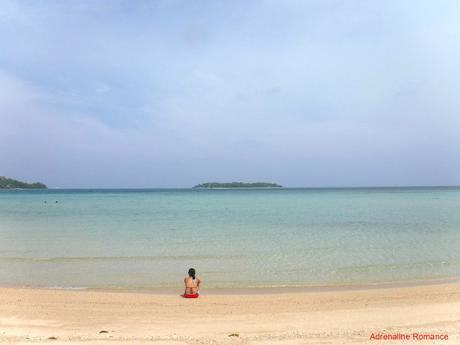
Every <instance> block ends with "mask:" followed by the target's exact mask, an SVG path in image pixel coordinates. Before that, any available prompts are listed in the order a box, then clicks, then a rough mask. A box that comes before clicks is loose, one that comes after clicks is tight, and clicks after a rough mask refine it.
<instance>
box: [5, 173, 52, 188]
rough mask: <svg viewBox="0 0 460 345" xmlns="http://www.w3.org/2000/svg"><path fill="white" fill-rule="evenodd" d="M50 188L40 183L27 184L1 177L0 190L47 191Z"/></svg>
mask: <svg viewBox="0 0 460 345" xmlns="http://www.w3.org/2000/svg"><path fill="white" fill-rule="evenodd" d="M47 188H48V187H47V186H46V185H45V184H43V183H40V182H34V183H27V182H22V181H18V180H14V179H12V178H8V177H5V176H0V189H47Z"/></svg>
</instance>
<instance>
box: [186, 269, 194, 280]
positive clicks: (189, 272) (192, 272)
mask: <svg viewBox="0 0 460 345" xmlns="http://www.w3.org/2000/svg"><path fill="white" fill-rule="evenodd" d="M188 275H189V276H190V277H192V279H195V269H194V268H191V269H189V270H188Z"/></svg>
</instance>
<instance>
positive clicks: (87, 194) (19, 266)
mask: <svg viewBox="0 0 460 345" xmlns="http://www.w3.org/2000/svg"><path fill="white" fill-rule="evenodd" d="M56 201H57V203H56ZM459 248H460V188H381V189H379V188H369V189H364V188H363V189H279V190H278V189H269V190H185V189H184V190H180V189H177V190H173V189H172V190H47V191H25V190H24V191H21V190H14V191H1V192H0V285H2V286H43V287H67V288H70V287H73V288H80V287H90V288H138V289H141V288H153V287H173V286H178V287H179V286H181V280H182V278H183V276H184V274H185V273H186V270H187V269H188V268H189V267H195V268H196V269H197V271H198V272H199V274H200V276H201V277H202V279H203V280H204V282H205V286H207V287H257V286H299V285H300V286H307V285H308V286H310V285H335V284H362V283H376V282H388V281H411V280H420V279H422V280H423V279H431V278H445V277H453V276H459V275H460V250H459Z"/></svg>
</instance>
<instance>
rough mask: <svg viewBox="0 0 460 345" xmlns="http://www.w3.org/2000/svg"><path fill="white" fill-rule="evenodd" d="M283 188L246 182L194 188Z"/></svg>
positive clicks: (210, 184) (275, 185)
mask: <svg viewBox="0 0 460 345" xmlns="http://www.w3.org/2000/svg"><path fill="white" fill-rule="evenodd" d="M282 187H283V186H280V185H279V184H276V183H267V182H252V183H246V182H225V183H219V182H206V183H201V184H197V185H196V186H193V188H282Z"/></svg>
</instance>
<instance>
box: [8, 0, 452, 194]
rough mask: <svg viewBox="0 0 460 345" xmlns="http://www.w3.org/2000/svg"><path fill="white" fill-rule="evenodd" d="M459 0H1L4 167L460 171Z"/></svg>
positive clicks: (70, 175)
mask: <svg viewBox="0 0 460 345" xmlns="http://www.w3.org/2000/svg"><path fill="white" fill-rule="evenodd" d="M458 18H460V3H459V2H458V1H439V2H433V1H327V0H326V1H324V0H321V1H174V0H170V1H145V2H144V1H73V2H72V1H39V2H35V1H9V0H0V175H6V176H11V177H15V178H18V179H24V180H30V181H32V180H33V181H35V180H40V181H43V182H45V183H47V184H48V185H49V186H51V187H188V186H192V185H194V184H196V183H200V182H204V181H235V180H238V181H239V180H241V181H254V180H257V181H273V182H278V183H281V184H283V185H286V186H305V187H320V186H394V185H459V184H460V135H459V134H460V98H459V94H458V92H459V90H460V64H459V61H460V44H459V42H460V21H459V20H458Z"/></svg>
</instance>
